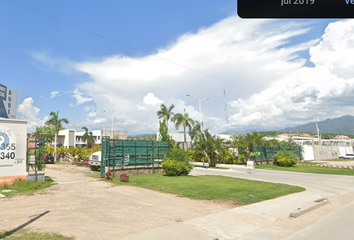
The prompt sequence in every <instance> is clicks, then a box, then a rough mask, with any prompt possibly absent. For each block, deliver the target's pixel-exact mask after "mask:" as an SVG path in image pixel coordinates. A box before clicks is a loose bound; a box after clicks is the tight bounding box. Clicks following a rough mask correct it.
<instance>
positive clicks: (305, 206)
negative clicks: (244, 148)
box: [124, 170, 328, 240]
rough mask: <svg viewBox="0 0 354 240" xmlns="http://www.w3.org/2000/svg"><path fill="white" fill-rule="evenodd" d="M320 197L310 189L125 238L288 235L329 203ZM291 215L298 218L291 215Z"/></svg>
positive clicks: (239, 239)
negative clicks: (304, 218) (303, 217)
mask: <svg viewBox="0 0 354 240" xmlns="http://www.w3.org/2000/svg"><path fill="white" fill-rule="evenodd" d="M224 171H225V170H224ZM226 171H227V170H226ZM192 174H193V175H199V174H196V173H192ZM319 199H323V196H322V195H321V194H320V193H319V192H317V191H312V190H306V191H304V192H301V193H295V194H291V195H287V196H283V197H279V198H276V199H273V200H268V201H263V202H260V203H255V204H251V205H247V206H243V207H237V208H233V209H230V210H227V211H224V212H219V213H215V214H210V215H207V216H203V217H199V218H196V219H192V220H188V221H183V220H181V221H180V222H176V223H175V224H172V225H168V226H163V227H158V228H154V229H151V230H149V231H146V232H142V233H139V234H136V235H133V236H127V237H125V238H124V240H138V239H151V240H152V239H168V240H180V239H186V240H189V239H190V240H202V239H203V240H205V239H211V240H215V239H218V240H222V239H237V240H245V239H252V240H255V239H256V240H257V239H262V240H263V239H285V238H287V237H289V236H291V235H292V234H294V233H295V232H296V230H297V229H296V226H294V223H295V222H296V221H297V225H298V226H297V227H298V229H301V228H302V227H301V226H300V225H301V221H302V220H301V218H302V216H303V214H306V213H308V212H309V211H311V210H314V209H316V208H318V207H320V206H323V205H324V204H326V203H328V201H322V202H319V203H318V202H316V201H317V200H319ZM291 215H292V216H293V217H296V219H294V218H292V217H290V216H291ZM303 224H305V222H303ZM308 224H309V223H308ZM299 226H300V227H299ZM303 227H306V224H305V225H304V226H303Z"/></svg>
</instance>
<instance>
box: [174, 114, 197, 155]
mask: <svg viewBox="0 0 354 240" xmlns="http://www.w3.org/2000/svg"><path fill="white" fill-rule="evenodd" d="M172 120H173V122H174V123H175V127H176V129H179V127H180V126H183V133H184V144H183V149H187V132H186V129H187V128H188V129H189V132H190V131H191V128H192V125H193V122H194V121H193V119H191V118H190V117H189V114H188V113H187V112H186V109H184V114H181V113H177V114H175V116H174V117H173V119H172Z"/></svg>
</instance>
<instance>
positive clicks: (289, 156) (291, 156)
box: [273, 150, 297, 167]
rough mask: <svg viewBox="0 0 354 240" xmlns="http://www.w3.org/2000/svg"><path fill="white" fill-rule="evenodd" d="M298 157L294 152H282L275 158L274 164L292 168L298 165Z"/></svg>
mask: <svg viewBox="0 0 354 240" xmlns="http://www.w3.org/2000/svg"><path fill="white" fill-rule="evenodd" d="M296 159H297V156H296V154H295V153H294V152H291V151H287V150H280V151H279V152H277V154H275V156H274V158H273V164H274V165H277V166H281V167H292V166H294V165H295V164H297V160H296Z"/></svg>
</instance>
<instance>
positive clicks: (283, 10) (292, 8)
mask: <svg viewBox="0 0 354 240" xmlns="http://www.w3.org/2000/svg"><path fill="white" fill-rule="evenodd" d="M237 13H238V15H239V16H240V17H241V18H354V0H238V1H237Z"/></svg>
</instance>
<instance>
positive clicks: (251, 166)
mask: <svg viewBox="0 0 354 240" xmlns="http://www.w3.org/2000/svg"><path fill="white" fill-rule="evenodd" d="M254 169H255V166H254V161H247V172H249V173H253V171H254Z"/></svg>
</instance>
